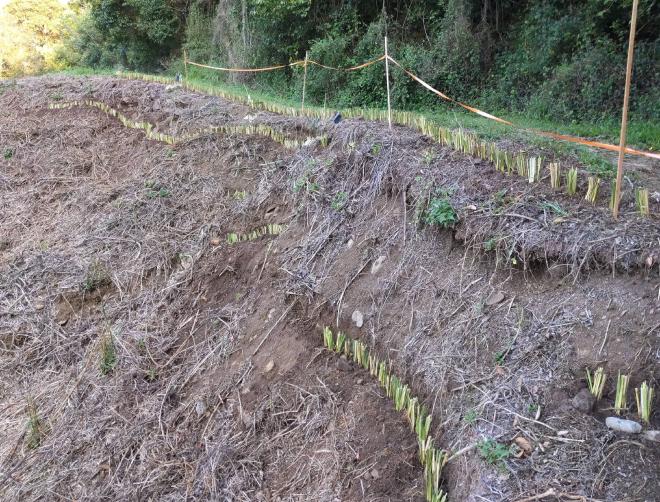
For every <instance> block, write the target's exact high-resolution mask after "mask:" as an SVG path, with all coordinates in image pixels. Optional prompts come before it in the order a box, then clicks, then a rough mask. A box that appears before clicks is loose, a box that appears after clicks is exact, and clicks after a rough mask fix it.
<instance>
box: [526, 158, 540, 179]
mask: <svg viewBox="0 0 660 502" xmlns="http://www.w3.org/2000/svg"><path fill="white" fill-rule="evenodd" d="M541 163H542V159H541V157H530V158H529V160H528V161H527V164H528V166H527V181H529V182H530V183H534V182H535V181H538V180H539V179H540V178H541Z"/></svg>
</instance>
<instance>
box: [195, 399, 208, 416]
mask: <svg viewBox="0 0 660 502" xmlns="http://www.w3.org/2000/svg"><path fill="white" fill-rule="evenodd" d="M195 413H197V416H198V417H201V416H203V415H204V413H206V403H205V402H204V400H203V399H198V400H197V402H196V403H195Z"/></svg>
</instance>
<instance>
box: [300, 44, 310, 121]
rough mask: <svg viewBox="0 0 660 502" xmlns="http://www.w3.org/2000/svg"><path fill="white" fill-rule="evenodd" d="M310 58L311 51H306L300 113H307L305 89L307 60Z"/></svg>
mask: <svg viewBox="0 0 660 502" xmlns="http://www.w3.org/2000/svg"><path fill="white" fill-rule="evenodd" d="M308 57H309V51H305V73H304V74H303V92H302V104H301V105H300V111H301V112H304V111H305V88H306V87H307V59H308Z"/></svg>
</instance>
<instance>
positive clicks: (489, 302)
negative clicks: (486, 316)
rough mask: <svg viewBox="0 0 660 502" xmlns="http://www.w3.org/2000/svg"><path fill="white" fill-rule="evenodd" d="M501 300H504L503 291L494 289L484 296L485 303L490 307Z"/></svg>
mask: <svg viewBox="0 0 660 502" xmlns="http://www.w3.org/2000/svg"><path fill="white" fill-rule="evenodd" d="M502 301H504V293H502V292H501V291H496V292H495V293H493V294H492V295H490V296H489V297H488V298H486V305H488V306H489V307H492V306H493V305H497V304H498V303H500V302H502Z"/></svg>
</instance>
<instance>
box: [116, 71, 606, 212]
mask: <svg viewBox="0 0 660 502" xmlns="http://www.w3.org/2000/svg"><path fill="white" fill-rule="evenodd" d="M120 75H121V76H123V77H125V78H130V79H138V80H144V81H147V82H158V83H162V84H173V83H175V81H174V79H172V78H169V77H160V76H155V75H145V74H141V73H131V72H121V73H120ZM182 86H183V87H184V88H185V89H188V90H191V91H195V92H200V93H203V94H208V95H211V96H219V97H222V98H225V99H229V100H232V101H236V102H239V103H243V104H246V105H248V106H250V107H252V108H255V109H259V110H266V111H269V112H273V113H278V114H281V115H288V116H291V117H301V116H305V117H312V118H317V119H329V118H332V116H333V115H334V111H332V110H329V109H327V108H325V107H313V106H312V107H309V106H305V108H304V109H302V108H300V107H294V106H288V105H284V104H281V103H275V102H271V101H268V102H266V101H254V100H253V99H252V98H251V97H250V96H245V95H243V94H239V93H237V92H232V91H229V90H225V89H219V88H218V87H215V86H213V85H209V84H201V83H197V82H190V81H185V82H183V84H182ZM342 116H343V117H344V118H347V119H349V118H364V119H366V120H377V121H383V122H384V121H387V120H388V113H387V110H376V109H371V108H358V107H356V108H349V109H345V110H342ZM391 119H392V122H393V123H396V124H400V125H403V126H407V127H411V128H413V129H416V130H417V131H419V132H421V133H422V134H424V135H426V136H429V137H430V138H431V139H433V140H434V141H437V142H438V143H440V144H441V145H443V146H447V147H449V148H452V149H454V150H456V151H458V152H461V153H464V154H466V155H470V156H472V157H478V158H480V159H482V160H486V161H489V162H490V163H492V164H493V166H494V167H495V170H497V171H500V172H502V173H506V174H513V173H514V172H515V173H517V174H518V175H519V176H521V177H526V178H527V179H528V180H529V182H530V183H533V182H538V181H540V178H541V170H542V159H541V158H540V157H534V156H528V155H527V154H526V153H523V152H520V153H518V154H513V153H510V152H507V151H506V150H503V149H501V148H499V147H498V146H497V145H496V144H495V143H492V142H489V141H485V140H482V139H481V138H479V137H478V136H477V135H475V134H472V133H470V132H467V131H465V130H464V129H460V128H459V129H449V128H446V127H442V126H441V125H439V124H438V123H437V122H436V121H434V120H433V119H430V118H427V117H425V116H423V115H421V114H419V113H416V112H409V111H400V110H392V115H391ZM318 139H320V143H321V145H322V146H326V145H327V138H325V139H324V138H323V136H322V137H320V138H318ZM298 146H299V145H298ZM549 168H550V169H551V176H550V184H551V186H552V187H553V188H559V186H560V182H559V176H560V173H559V166H558V165H557V173H556V175H555V176H554V177H553V175H552V169H554V167H553V165H552V164H551V165H550V166H549ZM592 170H593V169H592ZM599 172H600V171H599ZM577 178H578V170H577V169H576V168H572V169H570V170H569V171H568V172H567V175H566V182H567V187H566V192H567V193H568V194H569V195H575V194H576V193H577ZM592 178H596V179H598V183H599V182H600V179H599V178H598V177H597V176H592ZM590 183H594V182H590ZM597 191H598V186H595V187H593V186H592V187H591V192H588V193H587V196H588V197H587V200H589V201H591V202H592V203H595V200H596V195H597Z"/></svg>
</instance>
